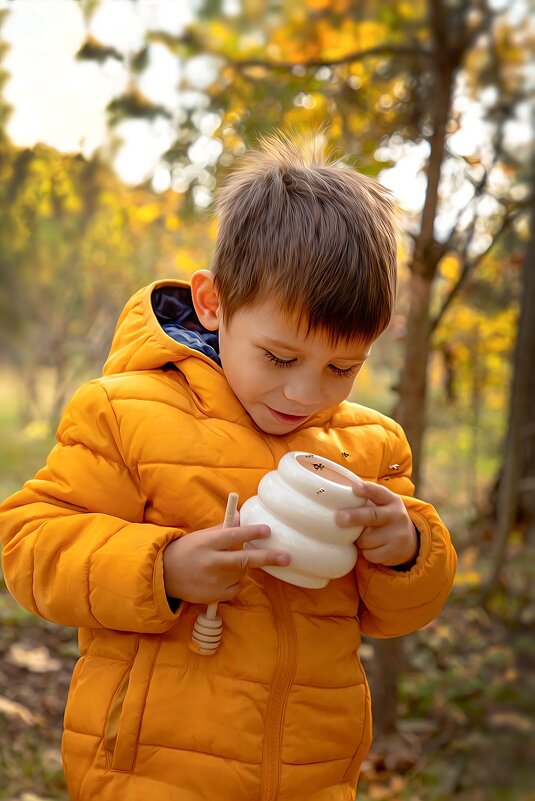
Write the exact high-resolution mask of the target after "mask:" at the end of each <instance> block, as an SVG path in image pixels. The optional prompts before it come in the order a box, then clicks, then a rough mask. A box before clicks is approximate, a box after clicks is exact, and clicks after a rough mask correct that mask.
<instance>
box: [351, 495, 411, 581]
mask: <svg viewBox="0 0 535 801" xmlns="http://www.w3.org/2000/svg"><path fill="white" fill-rule="evenodd" d="M353 492H354V494H355V495H358V497H359V498H366V499H367V500H366V504H365V506H361V507H360V508H358V509H344V510H343V511H341V512H338V514H337V517H336V519H337V523H338V524H339V525H341V526H364V530H363V532H362V534H361V535H360V537H359V538H358V540H357V541H356V543H355V544H356V546H357V548H358V549H359V550H360V551H361V553H362V555H363V556H364V557H365V558H366V559H367V560H368V562H373V563H374V564H379V565H386V566H388V567H397V566H399V565H404V564H406V563H407V562H411V561H412V560H414V559H415V558H416V556H417V555H418V550H419V545H418V535H417V533H416V529H415V527H414V524H413V522H412V520H411V519H410V517H409V515H408V514H407V510H406V509H405V505H404V503H403V501H402V500H401V498H400V497H399V495H396V494H395V493H394V492H391V491H390V490H389V489H387V488H386V487H383V486H382V485H380V484H372V483H371V482H369V481H359V482H358V483H357V482H355V484H354V485H353Z"/></svg>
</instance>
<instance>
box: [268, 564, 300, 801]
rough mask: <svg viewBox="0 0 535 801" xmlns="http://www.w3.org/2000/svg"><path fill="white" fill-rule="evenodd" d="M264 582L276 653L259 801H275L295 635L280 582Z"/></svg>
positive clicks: (293, 667) (294, 664) (294, 663)
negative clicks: (271, 613)
mask: <svg viewBox="0 0 535 801" xmlns="http://www.w3.org/2000/svg"><path fill="white" fill-rule="evenodd" d="M266 579H267V581H266V584H265V587H266V591H267V594H268V597H269V599H270V601H271V603H272V607H273V614H274V618H275V623H276V627H277V635H278V652H277V662H276V665H275V672H274V674H273V682H272V684H271V690H270V693H269V698H268V704H267V710H266V722H265V726H264V741H263V744H262V773H261V782H260V801H276V799H277V798H278V792H279V784H280V768H281V752H282V733H283V729H284V717H285V714H286V706H287V703H288V696H289V694H290V689H291V686H292V684H293V681H294V678H295V673H296V669H297V635H296V631H295V624H294V621H293V618H292V613H291V611H290V607H289V605H288V599H287V597H286V587H285V585H284V582H282V581H279V580H278V579H276V578H274V577H273V576H270V575H269V574H267V575H266Z"/></svg>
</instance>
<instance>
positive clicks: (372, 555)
mask: <svg viewBox="0 0 535 801" xmlns="http://www.w3.org/2000/svg"><path fill="white" fill-rule="evenodd" d="M359 553H361V554H362V556H364V558H365V559H367V560H368V562H371V563H372V564H374V565H383V564H386V561H385V560H387V559H388V545H382V546H381V547H380V548H367V549H366V550H361V551H359Z"/></svg>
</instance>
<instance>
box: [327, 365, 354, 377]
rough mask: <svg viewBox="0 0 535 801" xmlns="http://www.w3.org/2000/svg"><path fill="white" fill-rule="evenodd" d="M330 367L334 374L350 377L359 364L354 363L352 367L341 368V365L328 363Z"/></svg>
mask: <svg viewBox="0 0 535 801" xmlns="http://www.w3.org/2000/svg"><path fill="white" fill-rule="evenodd" d="M329 367H330V369H331V370H332V372H333V373H335V375H341V376H345V377H346V378H350V377H351V376H354V375H356V374H357V373H358V371H359V367H360V364H354V365H353V367H347V368H346V369H345V370H343V369H342V368H341V367H337V366H336V365H335V364H330V365H329Z"/></svg>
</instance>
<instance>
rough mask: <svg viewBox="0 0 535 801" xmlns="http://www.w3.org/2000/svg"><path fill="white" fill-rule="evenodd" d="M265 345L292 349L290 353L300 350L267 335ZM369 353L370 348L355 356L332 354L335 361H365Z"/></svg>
mask: <svg viewBox="0 0 535 801" xmlns="http://www.w3.org/2000/svg"><path fill="white" fill-rule="evenodd" d="M264 342H265V343H266V345H271V346H275V347H278V348H284V350H289V351H292V353H300V352H301V351H300V350H299V348H296V347H295V345H291V344H288V343H287V342H283V341H282V340H280V339H270V338H269V337H268V338H266V339H265V340H264ZM369 355H370V348H368V349H367V350H365V351H362V352H361V353H359V354H357V355H355V356H333V359H334V360H335V361H337V362H362V361H365V360H366V359H367V358H368V356H369Z"/></svg>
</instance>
